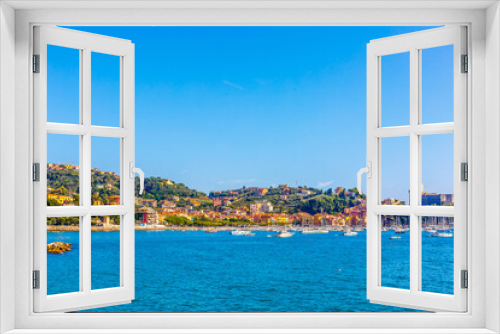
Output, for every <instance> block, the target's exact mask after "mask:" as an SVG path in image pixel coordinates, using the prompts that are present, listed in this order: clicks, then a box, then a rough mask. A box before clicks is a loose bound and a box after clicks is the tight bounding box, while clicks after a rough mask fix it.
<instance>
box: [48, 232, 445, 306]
mask: <svg viewBox="0 0 500 334" xmlns="http://www.w3.org/2000/svg"><path fill="white" fill-rule="evenodd" d="M119 233H120V232H118V231H113V232H92V233H91V240H92V243H91V254H92V284H91V285H92V289H104V288H111V287H117V286H119V285H120V234H119ZM274 234H275V233H274V232H266V231H257V232H255V236H233V235H231V234H230V233H229V232H227V231H219V232H216V233H205V232H204V231H168V230H163V231H136V232H135V299H134V300H133V301H132V302H131V303H128V304H123V305H118V306H110V307H102V308H95V309H91V310H85V311H84V312H175V313H178V312H182V313H184V312H415V311H416V310H412V309H405V308H398V307H392V306H385V305H379V304H374V303H370V301H369V300H367V298H366V252H367V250H366V232H365V231H362V232H358V235H356V236H352V237H347V236H343V235H342V232H330V233H328V234H302V233H300V232H296V233H295V234H294V235H293V236H292V237H290V238H277V237H274ZM47 235H48V242H54V241H62V242H70V243H72V250H71V251H69V252H67V253H64V254H47V271H48V272H47V289H48V294H51V295H52V294H59V293H68V292H76V291H78V289H79V271H78V268H79V262H78V261H79V249H80V247H79V232H48V234H47ZM395 236H400V237H401V238H394V237H395ZM391 237H393V238H391ZM453 239H454V238H453V237H451V238H437V237H430V234H429V233H428V232H422V289H423V290H424V291H429V292H438V293H446V294H453ZM381 240H382V261H381V263H382V274H381V276H382V277H381V281H382V285H383V286H387V287H396V288H402V289H409V286H410V279H409V267H410V265H409V261H410V256H409V254H410V253H409V252H410V249H409V240H410V232H407V233H404V234H397V235H396V234H395V233H394V232H392V231H388V232H382V236H381Z"/></svg>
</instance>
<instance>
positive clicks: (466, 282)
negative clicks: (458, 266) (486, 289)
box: [461, 270, 469, 289]
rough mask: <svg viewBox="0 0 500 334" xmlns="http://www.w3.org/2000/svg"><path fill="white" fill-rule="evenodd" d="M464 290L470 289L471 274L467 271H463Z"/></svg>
mask: <svg viewBox="0 0 500 334" xmlns="http://www.w3.org/2000/svg"><path fill="white" fill-rule="evenodd" d="M461 276H462V289H467V288H468V287H469V272H468V271H467V270H462V272H461Z"/></svg>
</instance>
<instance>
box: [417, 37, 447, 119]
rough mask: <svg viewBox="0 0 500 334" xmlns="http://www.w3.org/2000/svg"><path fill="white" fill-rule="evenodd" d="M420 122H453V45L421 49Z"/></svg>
mask: <svg viewBox="0 0 500 334" xmlns="http://www.w3.org/2000/svg"><path fill="white" fill-rule="evenodd" d="M421 57H422V59H421V64H422V78H421V85H422V86H421V87H422V88H421V89H422V123H442V122H453V106H454V104H453V103H454V101H453V96H454V95H453V87H454V86H453V80H454V79H453V66H454V64H453V45H447V46H440V47H437V48H431V49H423V50H421Z"/></svg>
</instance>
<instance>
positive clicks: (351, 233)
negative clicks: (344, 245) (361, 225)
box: [342, 231, 358, 237]
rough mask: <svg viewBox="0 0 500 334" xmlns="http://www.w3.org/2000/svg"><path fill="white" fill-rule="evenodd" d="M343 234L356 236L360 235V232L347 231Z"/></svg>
mask: <svg viewBox="0 0 500 334" xmlns="http://www.w3.org/2000/svg"><path fill="white" fill-rule="evenodd" d="M342 235H343V236H344V237H354V236H356V235H358V232H354V231H345V232H344V233H343V234H342Z"/></svg>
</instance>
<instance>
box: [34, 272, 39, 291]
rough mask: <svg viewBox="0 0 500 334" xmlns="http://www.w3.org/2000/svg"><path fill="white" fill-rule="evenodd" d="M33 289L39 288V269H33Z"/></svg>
mask: <svg viewBox="0 0 500 334" xmlns="http://www.w3.org/2000/svg"><path fill="white" fill-rule="evenodd" d="M33 289H40V270H33Z"/></svg>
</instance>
